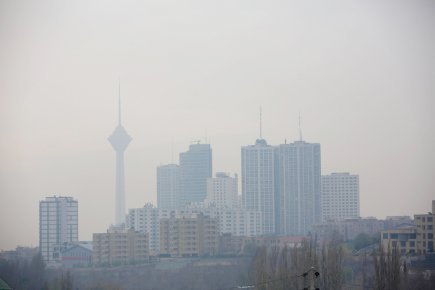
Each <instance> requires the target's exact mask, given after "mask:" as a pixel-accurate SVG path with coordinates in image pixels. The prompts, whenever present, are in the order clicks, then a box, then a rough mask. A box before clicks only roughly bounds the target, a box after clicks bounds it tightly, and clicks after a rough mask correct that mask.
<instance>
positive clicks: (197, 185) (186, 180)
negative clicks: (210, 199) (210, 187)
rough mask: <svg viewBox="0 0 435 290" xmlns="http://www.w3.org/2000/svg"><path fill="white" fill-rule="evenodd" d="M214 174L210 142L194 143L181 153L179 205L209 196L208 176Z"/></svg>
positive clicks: (199, 200) (200, 200)
mask: <svg viewBox="0 0 435 290" xmlns="http://www.w3.org/2000/svg"><path fill="white" fill-rule="evenodd" d="M211 176H212V151H211V147H210V144H199V143H198V144H192V145H190V147H189V150H188V151H186V152H182V153H180V188H181V196H180V202H179V204H178V206H186V205H188V204H190V203H194V202H202V201H204V200H205V198H206V196H207V178H210V177H211Z"/></svg>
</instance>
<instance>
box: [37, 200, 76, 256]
mask: <svg viewBox="0 0 435 290" xmlns="http://www.w3.org/2000/svg"><path fill="white" fill-rule="evenodd" d="M78 227H79V226H78V203H77V201H76V200H74V199H73V198H72V197H66V196H53V197H46V198H45V200H42V201H40V202H39V250H40V251H41V255H42V258H43V259H44V261H45V262H46V263H50V262H53V261H59V260H60V258H61V257H60V252H61V250H62V245H64V244H67V243H72V242H77V241H78Z"/></svg>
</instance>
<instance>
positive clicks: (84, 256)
mask: <svg viewBox="0 0 435 290" xmlns="http://www.w3.org/2000/svg"><path fill="white" fill-rule="evenodd" d="M61 257H62V258H61V261H62V267H64V268H74V267H89V266H90V265H91V263H92V242H76V243H73V244H70V245H69V246H68V247H66V248H65V249H64V250H62V252H61Z"/></svg>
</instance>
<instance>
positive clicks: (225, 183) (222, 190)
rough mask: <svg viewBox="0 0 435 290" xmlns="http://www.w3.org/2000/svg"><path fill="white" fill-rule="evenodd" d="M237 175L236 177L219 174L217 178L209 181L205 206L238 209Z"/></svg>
mask: <svg viewBox="0 0 435 290" xmlns="http://www.w3.org/2000/svg"><path fill="white" fill-rule="evenodd" d="M238 198H239V197H238V184H237V174H235V176H234V177H231V176H229V175H228V174H226V173H223V172H217V173H216V177H214V178H208V179H207V198H206V201H205V204H207V205H212V206H215V207H217V208H238V207H239V200H238Z"/></svg>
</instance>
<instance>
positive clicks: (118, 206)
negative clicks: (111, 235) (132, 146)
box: [108, 124, 132, 225]
mask: <svg viewBox="0 0 435 290" xmlns="http://www.w3.org/2000/svg"><path fill="white" fill-rule="evenodd" d="M108 140H109V142H110V144H112V147H113V149H115V152H116V185H115V189H116V192H115V224H116V225H121V224H123V223H125V181H124V151H125V149H127V146H128V144H129V143H130V141H131V140H132V138H131V137H130V136H129V135H128V134H127V132H126V131H125V129H124V127H122V125H121V124H119V125H118V126H117V127H116V129H115V131H114V132H113V134H112V135H111V136H110V137H109V138H108Z"/></svg>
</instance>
